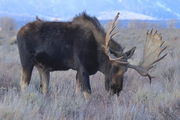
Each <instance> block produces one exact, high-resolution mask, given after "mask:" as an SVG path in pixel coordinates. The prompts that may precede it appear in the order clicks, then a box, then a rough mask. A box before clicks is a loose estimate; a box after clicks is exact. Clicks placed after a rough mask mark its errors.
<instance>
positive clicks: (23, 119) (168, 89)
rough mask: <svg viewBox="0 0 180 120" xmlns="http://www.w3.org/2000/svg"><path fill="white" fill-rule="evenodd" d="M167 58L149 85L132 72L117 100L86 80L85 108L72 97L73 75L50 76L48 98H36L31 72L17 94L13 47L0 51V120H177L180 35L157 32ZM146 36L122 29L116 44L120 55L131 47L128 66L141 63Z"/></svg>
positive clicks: (99, 82) (94, 80) (100, 80)
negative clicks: (121, 49) (89, 88)
mask: <svg viewBox="0 0 180 120" xmlns="http://www.w3.org/2000/svg"><path fill="white" fill-rule="evenodd" d="M159 31H160V32H161V33H162V34H163V38H164V39H165V41H166V42H167V45H168V50H167V51H166V52H168V56H167V57H166V58H165V59H164V60H163V61H161V62H160V63H159V64H158V65H157V66H156V68H155V69H153V70H152V71H151V73H152V74H153V75H154V76H156V78H154V79H153V80H152V84H149V80H148V79H147V78H144V77H141V76H140V75H138V73H137V72H136V71H134V70H132V69H129V70H128V72H127V73H126V74H125V80H124V88H123V90H122V92H121V94H120V96H119V97H117V96H109V95H108V93H107V92H106V91H105V88H104V76H103V74H102V73H100V72H98V73H97V74H95V75H93V76H91V77H90V79H91V85H92V95H91V98H90V100H89V101H88V102H85V100H84V98H83V96H82V95H81V94H76V93H75V75H76V72H75V71H73V70H68V71H58V72H52V73H51V80H50V92H49V93H48V95H47V96H43V95H42V94H41V93H39V90H38V89H39V75H38V73H37V70H36V69H34V71H33V75H32V80H31V83H30V86H29V87H28V89H27V90H26V91H25V92H20V90H19V84H18V83H19V79H20V62H19V55H18V50H17V47H16V45H1V46H0V119H1V120H32V119H33V120H180V80H179V78H180V62H179V59H180V48H179V45H180V43H179V42H180V34H179V33H180V30H178V29H165V30H163V29H160V30H159ZM145 33H146V30H137V29H134V30H133V29H122V30H121V32H120V34H119V36H117V38H118V39H117V38H116V40H117V41H118V42H119V43H121V44H122V45H123V46H124V47H126V48H125V50H127V49H129V48H131V47H133V46H137V50H136V52H135V55H134V57H133V58H132V60H130V62H132V63H134V64H137V63H138V62H139V61H140V59H141V57H142V50H143V43H144V40H145Z"/></svg>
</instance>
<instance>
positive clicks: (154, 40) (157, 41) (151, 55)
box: [128, 29, 167, 82]
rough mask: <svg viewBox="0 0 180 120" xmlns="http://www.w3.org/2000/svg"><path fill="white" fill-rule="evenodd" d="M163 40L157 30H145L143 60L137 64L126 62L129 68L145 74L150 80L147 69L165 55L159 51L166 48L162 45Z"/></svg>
mask: <svg viewBox="0 0 180 120" xmlns="http://www.w3.org/2000/svg"><path fill="white" fill-rule="evenodd" d="M164 42H165V41H163V40H162V35H161V34H160V33H158V32H157V31H155V32H154V31H153V29H152V30H151V31H150V32H147V36H146V42H145V46H144V54H143V60H142V62H140V64H139V66H135V65H131V64H128V67H129V68H133V69H135V70H136V71H137V72H138V73H140V74H141V75H142V76H147V77H149V79H150V82H151V78H152V77H151V76H150V75H149V73H148V71H149V70H150V69H151V68H153V66H154V64H155V63H157V62H159V61H160V60H162V59H163V58H164V57H165V56H166V55H167V53H166V54H164V55H163V56H161V53H162V52H163V51H164V50H165V49H166V48H167V46H164Z"/></svg>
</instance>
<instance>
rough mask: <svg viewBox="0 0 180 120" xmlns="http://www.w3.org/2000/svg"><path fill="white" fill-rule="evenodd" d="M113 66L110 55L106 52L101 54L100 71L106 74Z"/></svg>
mask: <svg viewBox="0 0 180 120" xmlns="http://www.w3.org/2000/svg"><path fill="white" fill-rule="evenodd" d="M110 68H111V61H110V60H109V57H108V56H107V55H105V54H101V55H100V56H99V71H100V72H102V73H103V74H104V75H106V74H107V73H108V72H109V69H110Z"/></svg>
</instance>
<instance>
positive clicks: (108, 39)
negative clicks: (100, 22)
mask: <svg viewBox="0 0 180 120" xmlns="http://www.w3.org/2000/svg"><path fill="white" fill-rule="evenodd" d="M119 14H120V13H119V12H118V13H117V15H116V17H115V18H114V20H113V21H112V23H111V25H110V28H109V29H108V31H107V33H106V38H105V49H106V52H107V51H108V44H109V41H110V39H111V37H112V35H111V33H112V31H113V30H114V29H115V27H116V21H117V20H118V17H119Z"/></svg>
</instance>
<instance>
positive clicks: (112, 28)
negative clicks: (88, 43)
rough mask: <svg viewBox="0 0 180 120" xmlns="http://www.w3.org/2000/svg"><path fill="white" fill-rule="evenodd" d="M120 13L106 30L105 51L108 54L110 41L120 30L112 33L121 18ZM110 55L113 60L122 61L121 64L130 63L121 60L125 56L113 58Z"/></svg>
mask: <svg viewBox="0 0 180 120" xmlns="http://www.w3.org/2000/svg"><path fill="white" fill-rule="evenodd" d="M119 15H120V13H119V12H118V13H117V15H116V16H115V18H114V20H113V21H112V22H111V24H110V27H109V29H108V30H107V32H106V37H105V45H104V48H105V53H106V54H107V55H108V53H109V42H110V40H111V39H112V37H113V36H114V35H115V34H117V33H118V32H115V33H112V32H113V30H114V29H115V28H116V26H117V20H118V18H119ZM108 57H109V59H110V60H111V61H116V62H119V63H121V64H128V62H124V61H121V59H122V58H123V57H119V58H116V59H113V58H111V57H110V56H109V55H108Z"/></svg>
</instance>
